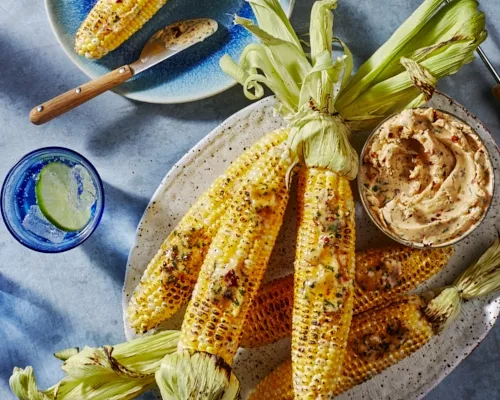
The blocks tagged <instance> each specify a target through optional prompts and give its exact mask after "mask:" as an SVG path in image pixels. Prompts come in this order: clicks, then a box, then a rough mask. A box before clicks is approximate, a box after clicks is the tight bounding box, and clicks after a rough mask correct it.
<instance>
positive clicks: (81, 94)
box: [30, 65, 134, 125]
mask: <svg viewBox="0 0 500 400" xmlns="http://www.w3.org/2000/svg"><path fill="white" fill-rule="evenodd" d="M133 75H134V73H133V72H132V69H131V68H130V67H129V66H128V65H125V66H123V67H120V68H117V69H115V70H114V71H111V72H109V73H107V74H106V75H103V76H101V77H99V78H97V79H95V80H93V81H90V82H87V83H85V84H83V85H82V86H78V87H77V88H75V89H72V90H69V91H67V92H66V93H63V94H60V95H59V96H57V97H54V98H53V99H52V100H49V101H47V102H45V103H42V104H40V105H39V106H36V107H35V108H33V109H32V110H31V112H30V121H31V122H33V123H34V124H35V125H41V124H44V123H45V122H48V121H50V120H52V119H54V118H56V117H58V116H59V115H61V114H64V113H65V112H68V111H70V110H72V109H73V108H76V107H78V106H79V105H82V104H83V103H85V102H87V101H89V100H90V99H93V98H94V97H96V96H98V95H100V94H102V93H104V92H106V91H108V90H109V89H112V88H114V87H115V86H118V85H119V84H121V83H123V82H125V81H126V80H128V79H130V78H131V77H132V76H133Z"/></svg>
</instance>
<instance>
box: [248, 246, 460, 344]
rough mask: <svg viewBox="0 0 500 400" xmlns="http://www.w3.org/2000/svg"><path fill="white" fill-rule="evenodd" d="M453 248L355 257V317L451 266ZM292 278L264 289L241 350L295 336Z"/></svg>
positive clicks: (367, 252)
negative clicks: (293, 329) (292, 333)
mask: <svg viewBox="0 0 500 400" xmlns="http://www.w3.org/2000/svg"><path fill="white" fill-rule="evenodd" d="M452 254H453V247H443V248H436V249H425V250H420V249H414V248H411V247H405V246H390V247H386V248H375V249H369V250H364V251H359V252H357V253H356V275H355V276H356V278H355V281H354V305H353V315H356V314H358V313H361V312H364V311H366V310H368V309H371V308H373V307H375V306H379V305H382V304H386V303H387V302H388V301H391V300H393V299H395V298H396V297H397V296H398V295H399V294H401V293H405V292H408V291H410V290H412V289H414V288H415V287H416V286H417V285H419V284H421V283H422V282H424V281H426V280H427V279H429V278H430V277H431V276H432V275H434V274H436V273H437V272H438V271H439V270H441V269H442V268H443V267H444V266H446V264H447V263H448V261H449V259H450V257H451V255H452ZM292 308H293V275H288V276H285V277H283V278H280V279H276V280H274V281H272V282H269V283H267V284H265V285H263V286H262V288H261V290H260V291H259V293H258V295H257V297H256V298H255V302H254V305H253V306H252V308H251V309H250V311H249V313H248V316H247V323H246V324H245V331H244V332H243V336H242V339H241V343H240V346H241V347H260V346H264V345H266V344H268V343H273V342H276V341H277V340H280V339H282V338H284V337H287V336H290V334H291V332H292Z"/></svg>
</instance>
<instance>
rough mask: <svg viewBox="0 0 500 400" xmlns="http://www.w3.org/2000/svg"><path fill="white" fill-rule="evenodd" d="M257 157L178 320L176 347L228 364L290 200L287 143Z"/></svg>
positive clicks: (235, 348)
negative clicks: (266, 155)
mask: <svg viewBox="0 0 500 400" xmlns="http://www.w3.org/2000/svg"><path fill="white" fill-rule="evenodd" d="M268 154H269V155H270V159H261V160H259V161H257V162H256V163H255V164H254V166H253V167H252V169H251V170H250V173H249V175H248V176H247V177H246V178H245V182H244V183H243V184H242V185H241V186H240V187H239V188H238V189H237V191H236V193H234V197H233V199H232V203H231V205H230V207H229V208H228V210H227V213H226V215H225V216H224V218H223V220H222V223H221V227H220V229H219V231H218V232H217V234H216V236H215V238H214V241H213V242H212V245H211V246H210V249H209V251H208V254H207V256H206V258H205V261H204V263H203V266H202V268H201V271H200V275H199V278H198V281H197V283H196V286H195V289H194V292H193V298H192V299H191V301H190V302H189V306H188V309H187V310H186V314H185V317H184V322H183V324H182V330H181V331H182V334H181V339H180V343H181V345H180V347H183V348H186V349H191V350H197V351H205V352H208V353H211V354H215V355H218V356H220V357H222V358H223V359H224V360H225V361H226V362H227V363H228V364H230V363H231V361H232V358H233V356H234V354H235V353H236V351H237V349H238V345H239V341H240V336H241V331H242V328H243V323H244V321H245V317H246V315H247V312H248V310H249V308H250V304H251V303H252V301H253V298H254V296H255V294H256V292H257V290H258V288H259V286H260V281H261V279H262V276H263V274H264V271H265V268H266V266H267V261H268V259H269V256H270V254H271V251H272V248H273V246H274V242H275V240H276V237H277V235H278V232H279V229H280V227H281V223H282V220H283V215H284V212H285V207H286V204H287V201H288V190H287V188H286V182H285V176H286V173H287V170H288V168H289V166H290V165H291V160H290V159H289V158H288V149H287V147H286V144H284V143H283V144H282V145H278V146H277V147H275V148H274V149H273V150H271V151H270V152H269V153H268Z"/></svg>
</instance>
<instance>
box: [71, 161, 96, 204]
mask: <svg viewBox="0 0 500 400" xmlns="http://www.w3.org/2000/svg"><path fill="white" fill-rule="evenodd" d="M69 185H70V193H69V195H70V201H71V202H72V203H73V204H74V206H75V208H76V209H77V210H88V209H89V208H91V207H92V206H93V205H94V203H95V202H96V196H97V188H96V187H95V185H94V181H93V180H92V177H91V176H90V174H89V172H88V171H87V170H86V169H85V168H84V167H82V166H81V165H78V164H77V165H75V166H74V167H73V168H71V169H70V171H69Z"/></svg>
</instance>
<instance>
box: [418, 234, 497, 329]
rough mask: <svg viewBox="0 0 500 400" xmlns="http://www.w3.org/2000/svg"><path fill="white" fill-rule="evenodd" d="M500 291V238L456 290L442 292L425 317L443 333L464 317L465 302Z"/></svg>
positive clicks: (465, 274) (458, 283) (463, 278)
mask: <svg viewBox="0 0 500 400" xmlns="http://www.w3.org/2000/svg"><path fill="white" fill-rule="evenodd" d="M497 290H500V238H497V239H495V241H494V242H493V243H492V244H491V246H490V247H489V248H488V250H486V252H485V253H484V254H483V255H482V256H481V257H480V258H479V259H478V260H477V261H476V262H475V263H474V264H472V265H471V266H470V267H469V268H467V269H466V270H465V271H464V273H463V274H462V275H460V276H459V277H458V278H457V279H456V281H455V282H454V283H453V285H452V286H450V287H447V288H445V289H444V290H442V291H441V293H440V294H439V295H438V296H437V297H435V298H434V299H432V300H431V301H430V302H429V304H427V307H426V309H425V315H426V316H427V318H428V319H429V320H430V321H432V322H433V323H434V324H435V326H436V329H437V330H438V331H442V330H443V329H445V328H446V327H448V326H449V325H450V324H451V323H452V322H453V321H454V320H455V319H456V317H457V316H458V315H460V309H461V307H462V302H463V301H464V300H470V299H473V298H476V297H481V296H486V295H487V294H490V293H493V292H495V291H497Z"/></svg>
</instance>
